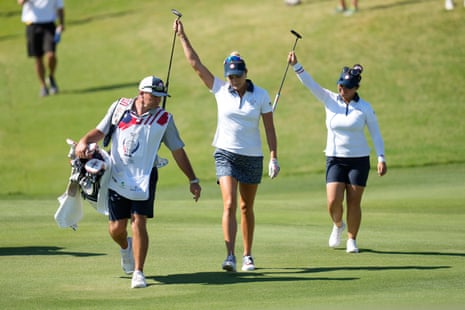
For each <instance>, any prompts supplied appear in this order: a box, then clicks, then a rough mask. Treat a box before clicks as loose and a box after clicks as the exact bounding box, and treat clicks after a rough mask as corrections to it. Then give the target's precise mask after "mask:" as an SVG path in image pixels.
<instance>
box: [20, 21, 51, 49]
mask: <svg viewBox="0 0 465 310" xmlns="http://www.w3.org/2000/svg"><path fill="white" fill-rule="evenodd" d="M55 28H56V27H55V24H54V23H45V24H30V25H28V26H26V38H27V55H28V56H29V57H42V56H43V55H44V54H45V53H47V52H54V51H55V48H56V44H55Z"/></svg>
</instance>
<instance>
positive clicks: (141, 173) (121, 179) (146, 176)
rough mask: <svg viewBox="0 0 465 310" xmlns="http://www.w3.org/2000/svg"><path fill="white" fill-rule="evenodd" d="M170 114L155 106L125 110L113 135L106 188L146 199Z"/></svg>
mask: <svg viewBox="0 0 465 310" xmlns="http://www.w3.org/2000/svg"><path fill="white" fill-rule="evenodd" d="M170 118H171V114H169V113H168V112H166V111H165V110H163V109H162V108H157V109H154V110H150V111H148V112H147V113H145V114H143V115H141V116H137V115H136V114H135V113H134V112H132V111H126V112H125V114H124V116H123V118H122V119H121V121H120V122H119V123H118V125H117V128H116V130H115V132H114V134H113V137H112V147H111V153H112V156H111V157H112V159H113V162H112V170H111V179H110V183H109V188H110V189H112V190H114V191H116V192H117V193H118V194H120V195H122V196H124V197H126V198H128V199H131V200H146V199H148V198H149V184H150V173H151V171H152V169H153V166H154V162H155V158H156V157H157V153H158V149H159V147H160V143H161V140H162V138H163V135H164V133H165V130H166V128H167V125H168V121H169V119H170Z"/></svg>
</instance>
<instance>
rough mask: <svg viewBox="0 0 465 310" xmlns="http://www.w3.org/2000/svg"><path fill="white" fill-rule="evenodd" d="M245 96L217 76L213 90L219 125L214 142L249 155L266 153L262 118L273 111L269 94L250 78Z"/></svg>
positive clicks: (223, 147) (216, 144) (229, 149)
mask: <svg viewBox="0 0 465 310" xmlns="http://www.w3.org/2000/svg"><path fill="white" fill-rule="evenodd" d="M247 83H248V87H247V91H246V92H245V94H244V95H243V97H242V98H241V97H240V96H239V94H238V93H237V92H236V91H235V90H233V89H232V87H231V86H230V84H229V83H227V82H225V81H223V80H221V79H219V78H217V77H215V81H214V83H213V87H212V89H211V92H212V93H213V94H214V95H215V98H216V103H217V107H218V124H217V128H216V132H215V137H214V138H213V143H212V145H213V146H214V147H216V148H220V149H224V150H227V151H229V152H232V153H235V154H240V155H246V156H263V150H262V142H261V137H260V129H259V121H260V117H261V115H262V114H265V113H270V112H272V107H271V101H270V97H269V95H268V93H267V92H266V91H265V90H264V89H262V88H260V87H258V86H256V85H254V84H253V83H252V82H251V81H250V80H247Z"/></svg>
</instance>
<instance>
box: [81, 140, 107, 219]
mask: <svg viewBox="0 0 465 310" xmlns="http://www.w3.org/2000/svg"><path fill="white" fill-rule="evenodd" d="M98 152H100V155H102V157H103V161H104V162H105V172H104V173H103V175H102V177H101V178H100V190H99V192H98V196H97V203H95V202H93V201H91V200H87V201H88V202H89V203H90V205H91V206H92V207H94V208H95V209H96V210H97V212H99V213H101V214H103V215H108V214H109V213H108V184H109V183H110V176H111V158H110V155H109V154H108V152H107V151H105V150H104V149H98Z"/></svg>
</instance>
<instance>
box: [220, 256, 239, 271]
mask: <svg viewBox="0 0 465 310" xmlns="http://www.w3.org/2000/svg"><path fill="white" fill-rule="evenodd" d="M221 268H223V270H226V271H236V256H234V255H228V257H226V259H225V260H224V262H223V265H221Z"/></svg>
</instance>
